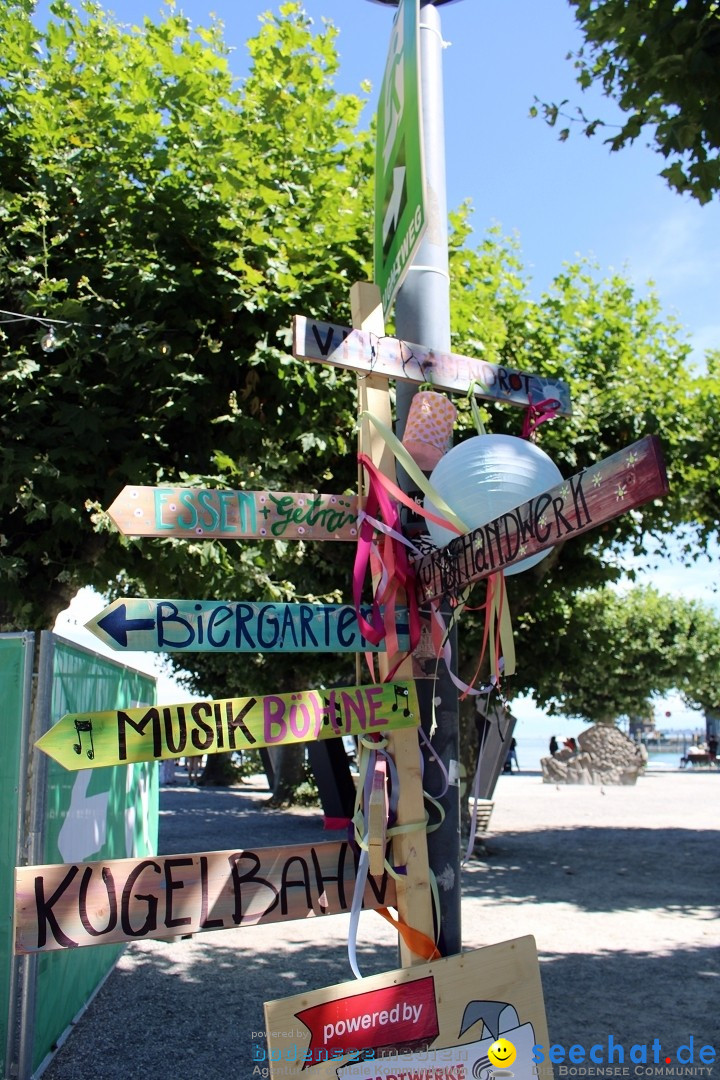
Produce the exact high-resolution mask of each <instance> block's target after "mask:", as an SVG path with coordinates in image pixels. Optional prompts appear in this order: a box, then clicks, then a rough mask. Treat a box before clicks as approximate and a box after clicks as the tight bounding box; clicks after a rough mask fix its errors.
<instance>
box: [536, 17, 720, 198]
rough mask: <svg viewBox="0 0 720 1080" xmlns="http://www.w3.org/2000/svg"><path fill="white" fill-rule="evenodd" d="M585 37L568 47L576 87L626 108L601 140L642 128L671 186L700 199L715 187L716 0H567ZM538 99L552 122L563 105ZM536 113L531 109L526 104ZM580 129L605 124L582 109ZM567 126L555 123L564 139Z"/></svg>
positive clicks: (718, 151) (624, 138) (718, 101)
mask: <svg viewBox="0 0 720 1080" xmlns="http://www.w3.org/2000/svg"><path fill="white" fill-rule="evenodd" d="M570 3H571V4H572V6H573V7H574V9H575V17H576V19H577V21H578V23H579V25H580V29H581V31H582V34H583V36H584V38H585V44H584V45H583V46H582V48H580V49H579V50H578V51H577V52H576V53H575V54H572V53H571V54H570V57H572V58H573V59H574V63H575V67H576V69H577V72H578V74H577V81H578V83H579V85H580V86H581V87H582V89H583V90H585V89H587V88H588V87H590V86H591V85H593V84H597V85H599V86H601V87H602V91H603V93H604V94H605V95H606V96H607V97H609V98H612V99H613V100H614V101H615V102H616V103H617V104H618V105H619V106H620V109H621V110H622V112H623V113H625V114H626V117H627V118H626V119H625V120H624V122H623V123H622V125H621V127H620V130H619V131H618V132H617V133H615V134H612V135H610V136H609V137H608V138H607V140H606V142H607V143H608V145H609V147H610V149H611V150H621V149H622V148H623V147H625V146H627V145H628V144H630V143H633V142H634V141H635V140H636V139H637V138H639V137H640V136H641V135H643V134H646V133H647V134H648V135H649V136H650V138H651V140H652V142H651V145H653V147H654V149H655V150H656V151H657V152H658V153H659V154H661V155H662V156H663V158H665V160H666V162H667V165H666V166H665V168H664V169H662V170H661V173H660V175H661V176H663V177H664V178H665V179H666V180H667V182H668V184H669V185H670V187H672V188H674V189H675V190H676V191H678V192H681V193H687V194H689V195H691V196H692V197H693V198H695V199H697V200H698V201H699V202H700V203H707V202H709V201H710V199H712V198H713V197H714V195H715V194H717V192H718V191H720V4H718V3H717V2H716V0H684V2H682V3H678V2H677V0H653V2H652V3H635V2H633V0H570ZM566 104H567V101H563V102H561V103H560V104H559V105H558V104H541V105H540V110H541V111H542V114H543V115H544V117H545V119H546V120H547V121H548V123H550V124H551V125H556V124H557V123H558V122H562V121H563V120H565V119H566V118H567V117H566V115H565V114H564V113H563V106H565V105H566ZM532 111H533V112H534V113H535V114H537V112H538V109H537V108H534V109H533V110H532ZM573 119H576V120H578V121H579V122H580V124H581V126H582V129H583V131H584V132H585V134H586V135H594V134H595V133H596V132H597V131H600V130H607V126H606V124H605V122H604V121H603V120H601V119H589V118H588V117H587V116H586V115H585V114H584V112H583V110H582V109H577V115H576V117H575V118H573ZM569 133H570V128H569V127H567V126H566V127H562V128H561V130H560V137H561V139H566V138H567V137H568V135H569Z"/></svg>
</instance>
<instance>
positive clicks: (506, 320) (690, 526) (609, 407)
mask: <svg viewBox="0 0 720 1080" xmlns="http://www.w3.org/2000/svg"><path fill="white" fill-rule="evenodd" d="M454 225H455V228H454V233H453V249H452V255H451V280H452V297H453V326H454V335H453V347H454V348H455V349H456V351H458V352H469V353H472V354H474V355H479V356H482V357H484V358H485V359H487V360H491V361H494V362H498V363H503V364H507V365H509V366H512V367H517V368H520V369H521V370H524V371H532V372H536V373H538V374H541V375H548V376H549V375H552V376H559V377H561V378H564V379H566V380H567V381H568V382H569V383H570V387H571V398H572V406H573V414H572V416H571V417H569V418H568V417H563V418H558V419H556V420H554V421H552V422H550V423H546V424H543V425H542V426H541V427H540V428H539V429H538V433H537V442H538V445H539V446H541V447H542V449H544V450H545V451H546V452H547V453H548V454H549V455H550V456H551V457H552V458H553V460H554V461H555V462H556V463H557V464H558V466H559V468H560V470H561V472H562V474H563V475H564V476H570V475H572V474H574V473H577V472H579V471H580V470H581V469H583V468H585V467H587V466H589V465H591V464H594V463H595V462H597V461H599V460H601V459H603V458H605V457H608V456H610V455H611V454H613V453H615V452H616V451H617V450H619V449H621V448H622V447H625V446H628V445H630V444H631V443H633V442H635V441H636V440H637V439H640V438H642V437H643V436H644V435H648V434H655V435H658V436H659V438H660V440H661V443H662V447H663V452H664V456H665V459H666V464H667V468H668V477H669V483H670V493H669V495H668V496H667V497H666V498H664V499H662V500H654V501H652V502H650V503H647V504H645V505H644V506H642V507H640V508H638V509H637V510H634V511H632V512H631V513H629V514H624V515H622V516H620V517H618V518H615V519H614V520H613V521H610V522H607V523H606V524H605V525H603V526H601V527H600V528H598V529H593V530H591V531H589V532H588V533H586V534H584V535H582V536H579V537H572V538H570V539H568V540H567V541H565V542H564V543H562V544H559V545H558V546H557V547H555V548H554V549H553V550H552V552H551V553H550V554H549V555H548V557H547V558H546V559H544V560H543V561H542V562H540V563H539V564H538V565H537V566H536V567H534V568H533V569H531V570H529V571H526V572H524V573H521V574H518V575H515V576H513V577H510V578H508V579H507V584H508V594H509V598H510V606H511V610H512V614H513V619H514V629H515V638H516V648H517V653H518V671H517V674H516V675H515V676H514V677H513V679H512V680H509V682H508V690H509V691H510V692H512V693H513V694H515V693H520V692H524V691H527V692H532V691H533V690H534V688H535V687H538V686H540V685H542V684H543V679H544V678H545V676H546V674H547V671H548V670H550V669H551V667H552V664H553V663H554V657H555V653H554V647H553V641H554V637H555V635H556V634H557V632H558V626H559V625H560V624H561V622H562V618H563V617H564V614H565V613H566V612H567V610H568V609H569V608H571V607H572V604H573V603H574V600H573V597H574V596H575V594H576V593H577V594H579V593H582V592H583V591H584V590H587V589H588V588H598V587H601V586H603V585H605V584H607V583H609V582H613V581H618V580H620V579H621V578H622V577H623V576H624V575H625V573H626V571H625V570H624V569H623V557H624V556H625V555H626V554H627V553H628V552H632V553H633V554H635V555H636V556H640V557H641V561H644V565H645V566H646V567H649V566H650V565H652V552H653V551H654V550H658V549H660V550H661V549H662V547H663V546H664V545H665V544H667V542H668V538H669V537H673V538H674V539H675V540H678V542H679V543H680V546H681V547H682V548H683V551H684V554H685V557H686V559H687V560H688V561H691V560H692V558H693V557H695V556H696V555H697V553H698V552H700V551H702V550H704V549H705V548H706V547H707V544H708V542H709V541H710V539H711V538H713V537H717V532H718V522H719V521H720V513H719V511H720V506H719V504H718V496H717V488H716V485H714V484H713V482H712V476H713V474H714V473H715V471H716V469H717V462H718V454H719V453H720V436H719V434H718V429H717V424H716V423H715V421H714V419H713V416H714V415H716V411H717V379H716V376H715V375H714V374H713V372H714V371H715V367H714V363H715V362H714V361H713V359H712V358H710V359H709V367H708V372H707V373H706V374H704V373H698V372H696V371H694V370H693V368H692V366H691V364H690V362H689V351H690V350H689V345H688V343H687V341H686V337H685V334H684V332H683V330H682V328H681V327H680V325H679V324H678V323H677V322H676V321H675V320H674V319H673V318H672V317H667V316H665V315H664V314H663V312H662V311H661V308H660V305H659V302H658V300H657V297H656V296H655V295H654V293H653V292H652V291H648V292H647V293H646V294H641V293H639V292H638V291H637V290H636V289H635V287H634V286H633V285H632V284H631V283H630V282H629V281H628V280H627V279H626V278H625V277H624V276H623V275H622V274H620V273H613V274H611V275H609V276H607V277H603V276H602V274H600V273H599V272H598V269H597V267H595V266H593V265H592V264H591V263H589V262H588V261H584V260H581V261H578V262H576V263H575V264H573V265H568V266H565V267H563V269H562V270H561V271H560V273H558V274H557V275H556V277H555V279H554V281H553V282H552V285H551V286H550V288H549V289H548V290H547V291H545V292H544V293H542V294H541V295H540V297H539V299H534V298H533V297H532V296H531V294H530V288H529V281H528V276H527V273H526V271H525V270H524V267H523V264H522V260H521V256H520V253H519V250H518V247H517V244H515V243H514V242H513V241H511V240H508V239H503V238H502V237H501V236H500V234H499V233H498V231H497V230H493V231H491V232H490V233H489V234H488V235H487V236H486V237H485V238H484V239H483V240H482V241H481V242H480V244H478V245H476V246H474V247H473V246H471V245H470V243H469V221H468V217H467V213H466V212H463V213H461V214H460V215H456V217H455V219H454ZM462 415H463V417H464V418H465V422H466V424H467V425H468V426H469V424H470V421H469V415H468V411H467V410H465V411H464V412H463V414H462ZM485 420H486V425H487V427H488V430H490V431H493V432H505V433H509V434H515V435H518V434H519V433H520V427H521V414H520V413H519V412H518V411H517V410H515V409H511V408H508V407H497V408H495V407H494V406H489V407H488V408H486V410H485ZM630 576H632V574H631V575H630ZM481 588H482V587H478V590H479V591H480V595H481V596H482V592H481ZM481 640H482V635H481V630H480V626H479V619H478V616H476V615H475V616H474V615H473V614H472V613H470V612H466V613H464V614H463V630H462V634H461V641H460V647H461V660H462V668H463V670H464V672H465V674H466V676H469V675H470V673H471V672H472V671H473V670H474V669H475V666H476V664H477V652H478V647H479V642H480V641H481Z"/></svg>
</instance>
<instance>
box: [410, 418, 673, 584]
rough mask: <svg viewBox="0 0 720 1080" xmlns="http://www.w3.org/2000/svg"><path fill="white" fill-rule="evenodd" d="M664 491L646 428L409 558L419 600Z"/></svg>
mask: <svg viewBox="0 0 720 1080" xmlns="http://www.w3.org/2000/svg"><path fill="white" fill-rule="evenodd" d="M667 493H668V482H667V474H666V472H665V462H664V460H663V456H662V449H661V446H660V440H659V439H658V438H657V437H656V436H655V435H647V436H646V437H645V438H644V439H640V441H639V442H636V443H633V444H632V446H629V447H627V449H625V450H620V451H619V452H618V453H617V454H613V455H612V457H609V458H605V459H604V460H603V461H599V462H598V463H597V464H596V465H592V466H591V467H590V468H589V469H584V470H583V472H579V473H577V474H576V475H575V476H572V477H570V479H569V480H563V481H562V483H560V484H557V485H556V487H554V488H551V489H550V491H546V492H544V493H543V494H542V495H538V496H537V497H536V498H534V499H529V500H528V501H527V502H525V503H523V504H522V506H518V507H517V508H516V509H515V510H510V511H508V513H507V514H503V515H502V516H501V517H499V518H495V519H494V520H493V521H489V522H488V523H487V524H486V525H481V526H479V528H477V529H473V531H472V532H469V533H466V534H465V535H464V536H458V537H457V539H456V540H451V542H450V543H449V544H448V545H447V546H446V547H444V548H440V549H439V550H438V551H434V552H431V553H430V554H429V555H425V556H423V557H422V558H416V559H414V560H413V562H414V566H415V573H416V575H417V578H416V593H417V597H418V601H419V602H420V603H423V602H425V601H427V600H432V599H433V598H434V597H436V596H457V595H458V593H460V592H461V591H462V590H463V589H464V588H465V587H466V586H467V585H470V584H472V582H474V581H480V580H481V579H482V578H485V577H488V575H490V574H492V573H495V572H496V571H498V570H503V569H505V568H506V567H508V566H512V565H513V563H517V562H520V561H521V560H522V559H526V558H528V557H529V556H530V555H534V554H535V553H536V552H537V551H543V550H545V548H549V547H553V546H554V545H555V544H557V543H559V542H560V541H563V540H568V539H570V538H571V537H573V536H580V534H581V533H584V532H587V531H588V530H589V529H594V528H595V526H596V525H602V524H603V523H604V522H606V521H611V520H612V519H613V518H616V517H620V515H621V514H626V513H627V512H628V510H633V509H634V508H635V507H636V506H642V504H643V503H646V502H649V501H650V500H651V499H657V498H661V497H662V496H664V495H667Z"/></svg>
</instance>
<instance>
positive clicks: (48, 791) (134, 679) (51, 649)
mask: <svg viewBox="0 0 720 1080" xmlns="http://www.w3.org/2000/svg"><path fill="white" fill-rule="evenodd" d="M43 683H45V684H47V683H49V687H48V686H47V685H45V686H44V689H43ZM154 703H155V680H154V679H153V678H152V677H151V676H148V675H144V674H143V673H141V672H138V671H136V670H134V669H132V668H129V667H126V666H125V665H123V664H120V663H118V662H117V661H115V660H111V659H108V658H106V657H104V656H100V655H98V654H97V653H94V652H92V651H90V650H87V649H84V648H83V647H82V646H79V645H74V644H72V643H71V642H68V641H64V640H63V639H62V638H59V637H57V635H55V634H45V633H44V634H43V635H42V644H41V658H40V668H39V689H38V695H37V705H36V712H37V715H36V720H37V727H36V734H35V737H37V735H39V734H40V731H39V728H43V729H46V728H47V727H48V726H50V725H51V724H54V723H55V722H56V721H57V720H59V719H60V717H61V716H63V715H64V714H65V713H68V712H82V711H86V712H87V711H90V712H91V711H93V710H104V709H122V708H128V707H130V706H132V705H139V704H154ZM43 714H44V715H43ZM86 751H87V748H86V747H84V746H82V745H81V749H80V752H81V753H86ZM38 757H45V755H38ZM37 772H38V779H39V780H40V778H41V776H42V773H43V772H44V773H45V776H46V780H45V783H44V785H43V791H42V793H41V798H40V802H39V804H38V805H37V806H36V813H37V817H38V819H39V822H38V832H39V833H40V835H41V837H42V842H41V843H40V845H39V850H38V851H37V852H36V853H35V854H34V856H33V861H34V862H36V863H66V862H78V861H89V860H91V859H92V860H95V859H121V858H125V857H132V856H135V855H146V854H156V852H157V835H158V774H157V765H156V764H155V763H142V764H138V765H129V766H118V767H116V768H104V769H81V770H80V771H79V772H73V773H70V772H67V771H66V770H65V769H63V768H62V767H61V766H59V765H58V764H57V763H56V762H54V761H51V760H49V759H46V760H45V761H44V762H43V763H42V767H39V768H38V770H37ZM31 827H32V826H31ZM121 951H122V946H112V945H100V946H98V947H97V948H95V949H78V950H72V951H69V952H56V953H43V954H40V955H39V956H37V957H30V958H28V960H29V962H30V964H31V965H34V970H31V973H30V977H29V978H28V980H27V982H28V987H29V994H30V998H31V1000H29V1001H24V1002H23V1010H22V1011H23V1029H24V1031H23V1036H22V1040H21V1051H20V1064H21V1071H22V1069H23V1068H24V1069H25V1070H26V1071H28V1074H29V1075H32V1074H34V1073H35V1071H36V1070H37V1068H38V1066H40V1065H41V1064H42V1062H43V1061H44V1059H45V1058H46V1056H47V1055H48V1054H49V1053H50V1052H51V1051H52V1050H53V1048H54V1047H55V1046H56V1044H57V1041H58V1039H60V1038H61V1036H62V1034H63V1032H64V1031H65V1029H66V1028H67V1027H68V1025H69V1024H71V1022H72V1021H73V1019H74V1018H75V1017H76V1016H77V1014H78V1013H79V1012H81V1011H82V1010H83V1008H84V1007H85V1005H86V1004H87V1002H88V1001H89V1000H90V998H91V997H92V996H93V994H94V993H95V991H96V989H97V987H98V986H99V985H100V984H101V983H102V981H103V979H104V978H105V977H106V976H107V974H108V973H109V972H110V971H111V970H112V967H113V965H114V964H115V961H116V960H117V957H118V955H119V953H120V952H121ZM30 1041H31V1043H32V1046H31V1047H30V1045H29V1043H30Z"/></svg>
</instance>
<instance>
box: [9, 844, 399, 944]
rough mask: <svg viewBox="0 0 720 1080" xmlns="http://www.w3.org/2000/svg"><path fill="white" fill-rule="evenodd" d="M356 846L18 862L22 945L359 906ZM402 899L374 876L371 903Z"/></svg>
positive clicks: (196, 929)
mask: <svg viewBox="0 0 720 1080" xmlns="http://www.w3.org/2000/svg"><path fill="white" fill-rule="evenodd" d="M357 857H358V856H357V853H356V852H353V850H352V848H351V847H350V844H349V843H348V842H347V841H340V842H335V843H322V844H309V845H306V844H298V845H294V846H290V847H275V848H253V849H245V850H239V851H236V850H229V851H211V852H203V853H200V854H191V855H165V856H163V855H158V856H155V857H147V858H144V859H112V860H109V861H107V860H106V861H102V862H89V863H68V864H60V865H55V864H53V865H49V866H21V867H18V868H17V870H16V871H15V952H16V954H21V953H36V952H49V951H51V950H56V949H74V948H77V947H78V946H85V945H109V944H111V943H113V942H115V943H117V942H127V941H138V940H145V939H146V938H171V937H178V936H183V935H186V934H196V933H204V932H208V931H211V930H223V929H226V930H227V929H232V928H233V927H240V928H242V927H246V926H258V925H260V924H261V923H270V922H287V921H290V920H292V919H306V918H308V917H309V916H312V915H319V916H322V915H337V914H340V913H342V912H347V911H350V908H351V905H352V897H353V889H354V886H355V874H356V870H357V865H356V864H357ZM386 904H395V883H394V881H393V880H392V878H389V877H387V876H381V877H379V878H375V879H373V878H370V879H369V880H368V883H367V885H366V887H365V893H364V899H363V907H364V908H366V909H375V908H378V907H385V905H386Z"/></svg>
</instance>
